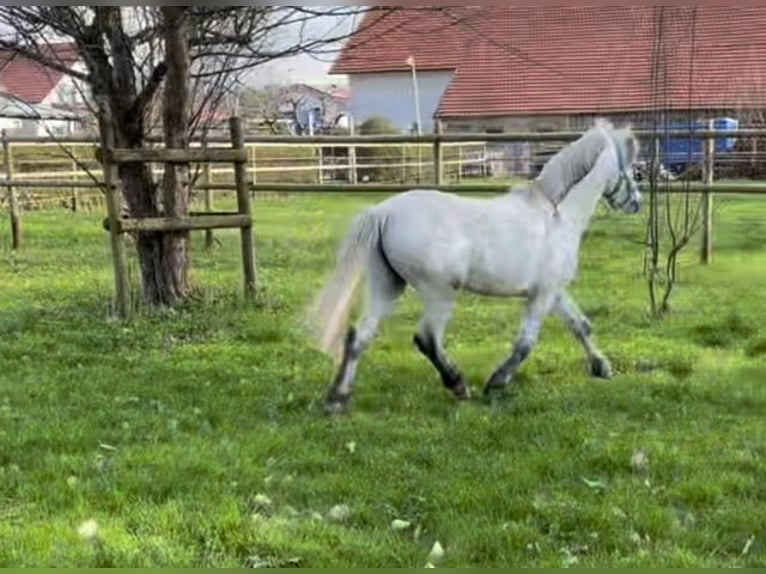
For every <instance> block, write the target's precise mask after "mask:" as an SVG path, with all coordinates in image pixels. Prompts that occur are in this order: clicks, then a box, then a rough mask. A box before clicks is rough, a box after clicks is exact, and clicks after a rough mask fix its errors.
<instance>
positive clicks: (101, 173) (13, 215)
mask: <svg viewBox="0 0 766 574" xmlns="http://www.w3.org/2000/svg"><path fill="white" fill-rule="evenodd" d="M232 122H233V123H232V126H231V127H232V134H234V133H235V131H236V130H237V129H238V128H237V127H236V125H235V124H236V120H235V119H232ZM711 128H712V126H709V128H708V129H707V130H701V131H694V132H689V131H686V130H675V131H661V132H656V131H641V130H637V131H635V132H634V133H635V134H636V135H637V137H639V139H641V140H643V144H642V145H644V146H646V145H647V143H648V144H649V145H654V146H656V145H658V142H659V141H660V139H665V138H682V139H687V138H690V137H695V138H703V139H704V140H705V146H704V149H705V156H704V162H703V177H702V178H701V180H700V181H699V182H683V183H681V182H675V183H671V184H668V185H667V186H664V185H663V191H668V192H670V193H677V192H687V191H691V192H693V193H702V194H704V202H703V205H704V217H703V229H702V235H703V245H702V251H701V252H702V256H701V257H702V261H703V262H704V263H708V262H709V261H710V258H711V254H712V219H711V215H712V210H713V197H714V194H715V193H736V194H758V195H762V194H766V186H762V185H752V184H730V183H726V184H720V183H719V184H717V183H714V177H713V175H714V174H713V165H714V155H713V154H714V145H713V144H714V140H715V138H722V137H726V138H729V137H734V138H757V137H766V130H746V129H740V130H728V131H723V130H713V129H711ZM581 135H582V134H581V133H580V132H547V133H536V132H521V133H499V134H473V133H441V132H440V131H438V130H437V132H436V133H433V134H425V135H417V136H416V135H376V136H300V137H295V136H259V137H250V138H247V139H245V138H243V137H242V135H241V133H238V134H237V136H236V138H235V139H236V141H234V140H225V139H223V138H220V137H219V138H209V139H207V140H204V141H203V140H200V141H195V142H193V143H192V149H189V150H184V151H178V150H164V149H162V148H153V147H147V148H146V149H142V150H113V151H112V152H111V155H110V156H109V159H110V161H111V164H112V165H116V164H119V163H121V162H126V161H145V162H150V163H154V164H162V163H164V162H169V161H170V162H179V161H181V162H184V163H201V164H204V165H203V171H202V177H201V178H200V179H199V181H198V183H196V184H195V186H194V187H195V188H196V189H199V190H201V191H204V193H205V209H206V212H208V213H206V214H205V217H201V216H197V217H195V218H192V219H189V220H188V221H186V220H185V221H183V222H179V221H174V222H169V221H159V220H156V221H154V220H152V221H148V220H143V221H139V220H132V219H124V218H121V217H120V216H119V214H120V212H121V205H119V204H113V202H114V201H115V200H114V197H115V196H114V194H113V193H112V190H114V189H115V186H116V180H115V173H112V172H110V168H109V167H108V164H109V162H107V164H105V167H106V168H105V169H98V168H97V167H95V166H93V167H94V169H92V170H90V175H87V174H84V172H83V171H82V170H80V169H77V168H79V167H80V166H78V165H77V162H76V161H74V160H70V162H71V165H72V166H73V168H72V169H71V170H70V171H69V172H51V173H44V172H40V171H37V172H35V173H34V174H33V175H34V177H26V176H21V175H19V174H16V173H14V161H13V147H14V146H17V145H30V144H35V145H54V142H53V141H52V140H51V139H49V138H38V137H17V138H9V137H7V136H6V134H5V133H3V134H2V146H3V166H4V171H5V174H4V177H3V178H2V179H1V180H0V188H5V190H6V194H5V195H6V198H5V202H6V203H7V208H8V213H9V216H10V220H11V231H12V236H13V240H12V246H13V248H14V249H17V248H19V247H20V246H21V241H22V230H21V225H22V222H21V213H20V212H21V210H20V206H19V197H18V194H17V191H18V190H19V189H62V188H64V189H69V190H70V193H71V198H70V201H69V204H70V206H71V208H72V209H73V210H76V209H77V207H78V201H80V199H81V198H80V197H79V196H78V190H82V189H89V190H91V191H94V190H95V192H96V193H97V194H98V195H99V196H100V197H103V198H105V199H106V204H107V211H108V212H109V222H110V224H109V225H110V233H116V234H121V233H125V232H128V231H137V230H144V229H152V230H158V229H163V230H168V229H171V228H173V229H176V230H178V229H205V230H206V238H207V239H206V242H207V243H208V245H209V244H211V243H212V231H211V229H213V228H215V227H230V226H234V227H240V228H241V229H242V230H243V233H247V232H246V231H245V230H247V229H248V228H247V225H248V221H249V217H250V216H249V209H250V208H249V202H250V197H251V195H253V194H257V193H260V192H302V191H310V192H314V191H328V192H346V191H353V192H365V191H368V192H378V191H380V192H398V191H404V190H407V189H411V188H412V187H414V185H413V183H404V182H401V183H356V177H353V176H351V177H349V182H350V183H337V182H330V183H326V182H323V180H324V178H323V177H322V173H323V170H327V169H333V170H339V169H340V170H349V171H350V172H352V173H355V172H356V170H358V169H361V168H363V167H375V166H376V165H377V166H378V167H379V166H380V165H383V164H379V165H378V164H375V163H372V164H364V163H359V162H358V161H356V151H357V150H359V149H364V148H365V147H367V148H369V147H375V148H386V147H389V148H400V149H404V148H405V146H411V147H412V148H413V149H414V150H416V151H417V155H418V156H420V158H421V160H422V159H423V158H426V159H425V160H424V161H421V160H418V161H417V162H409V163H412V164H413V165H416V166H418V168H420V167H422V166H423V165H424V164H425V165H428V166H429V169H430V172H431V178H430V181H428V182H427V184H428V185H429V186H431V187H436V188H439V189H442V190H445V191H451V192H503V191H506V190H507V189H508V184H507V183H505V182H497V183H477V182H471V183H462V182H461V183H447V182H446V181H445V167H447V166H450V165H453V164H458V165H459V164H460V161H461V156H460V154H458V157H457V159H452V160H448V159H445V156H446V155H448V154H446V153H445V152H447V151H448V150H449V149H450V147H452V148H455V147H457V148H458V150H460V149H461V148H465V147H470V146H474V148H476V149H484V150H486V146H487V145H488V144H491V143H510V142H527V143H529V142H560V143H562V144H563V143H565V142H569V141H573V140H574V139H577V138H578V137H580V136H581ZM232 137H234V135H233V136H232ZM149 143H150V145H153V144H157V143H160V142H156V141H155V142H149ZM98 144H101V146H102V148H104V149H109V148H110V147H113V146H110V145H108V144H109V142H103V141H97V140H95V139H93V138H87V137H84V138H71V139H68V140H66V141H56V142H55V145H59V146H73V145H91V146H93V150H94V151H95V149H96V146H97V145H98ZM232 145H233V146H234V147H233V148H232V147H231V146H232ZM222 146H225V147H222ZM269 146H272V147H273V146H283V147H286V148H290V149H299V148H306V147H311V148H314V149H321V148H331V147H346V148H347V149H348V151H349V153H348V155H347V157H348V161H347V163H345V164H340V165H338V164H336V165H332V166H323V165H321V163H322V162H321V158H322V154H319V158H320V161H319V165H317V166H308V167H307V166H266V167H264V166H259V165H258V150H262V149H265V148H268V147H269ZM218 148H221V149H218ZM428 150H430V151H428ZM424 151H425V153H424ZM452 157H454V154H453V156H452ZM43 161H44V160H43ZM209 162H215V163H221V162H230V163H232V164H233V167H232V168H229V169H220V168H216V169H212V168H211V166H210V165H209ZM392 165H393V166H394V167H396V166H399V165H400V164H385V166H386V167H391V166H392ZM159 167H160V166H159V165H158V168H159ZM298 169H303V170H316V171H317V173H318V174H319V175H318V178H317V180H316V182H305V183H273V182H261V181H259V180H258V179H259V178H258V175H259V174H263V173H269V172H272V173H273V172H278V173H282V174H284V173H289V172H290V171H291V170H293V171H295V170H298ZM460 171H461V170H460V168H458V174H459V173H460ZM222 173H225V174H226V175H227V177H226V178H225V179H226V181H215V180H214V176H215V175H217V174H222ZM49 175H52V176H58V177H62V176H69V177H68V178H67V179H55V178H54V177H43V176H49ZM232 176H233V177H232ZM86 178H88V179H86ZM457 179H458V181H460V178H459V177H458V178H457ZM232 180H233V181H232ZM248 180H249V181H248ZM423 183H426V182H420V184H423ZM248 190H249V193H248V192H247V191H248ZM213 191H233V192H236V193H237V198H238V202H239V212H238V213H237V214H218V215H216V214H211V213H209V212H211V211H212V206H213V203H214V202H213ZM168 226H169V227H168ZM244 242H245V240H244V239H243V261H245V259H248V258H251V259H252V257H251V255H250V254H248V253H246V251H247V248H246V247H245V245H244ZM244 265H248V264H247V263H244ZM245 274H246V282H250V283H252V282H254V274H255V271H254V264H253V270H252V273H251V272H250V271H248V270H247V269H245ZM249 275H252V277H250V276H249ZM248 284H249V283H248ZM248 289H249V287H248Z"/></svg>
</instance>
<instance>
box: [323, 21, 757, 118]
mask: <svg viewBox="0 0 766 574" xmlns="http://www.w3.org/2000/svg"><path fill="white" fill-rule="evenodd" d="M764 62H766V7H755V6H709V7H702V6H699V7H695V6H679V7H671V6H540V7H530V6H491V7H490V6H450V7H442V8H434V7H421V8H402V9H399V10H396V11H393V12H386V11H385V9H381V10H377V11H371V12H370V13H368V14H367V15H366V16H365V18H364V19H363V20H362V22H361V23H360V24H359V32H358V33H357V34H356V35H355V36H354V37H353V38H352V39H351V40H350V41H349V42H348V43H347V45H346V46H345V47H344V48H343V50H342V52H341V53H340V55H339V57H338V59H337V60H336V61H335V63H334V65H333V67H332V68H331V70H330V72H331V73H332V74H345V75H347V77H348V84H349V90H350V102H349V108H350V110H351V112H352V114H353V115H354V119H355V121H356V122H357V123H359V122H362V121H364V120H365V119H366V118H368V117H371V116H374V115H380V116H384V117H387V118H389V119H390V120H392V121H393V122H394V123H395V124H396V125H397V126H399V127H400V128H401V129H402V130H409V129H410V128H411V126H412V125H413V124H414V122H415V121H416V110H417V108H416V106H415V101H414V100H415V88H416V87H417V91H418V92H419V94H418V96H419V98H418V103H419V107H420V114H421V121H422V126H423V129H424V131H430V130H431V129H433V125H434V122H435V121H437V120H439V121H441V122H442V123H443V125H444V127H445V129H447V130H450V131H461V132H464V131H477V132H496V131H497V132H500V131H528V130H535V131H539V130H560V129H573V130H578V129H581V128H583V127H584V126H585V125H589V124H590V122H591V121H592V119H593V117H595V116H607V117H611V118H612V119H614V120H615V121H623V120H627V121H631V122H633V123H634V124H638V125H641V124H647V123H652V122H656V121H657V118H658V117H659V116H658V115H657V113H658V112H662V113H663V114H664V115H663V117H662V121H681V120H689V119H702V118H708V117H720V116H728V117H734V118H738V119H739V120H740V125H742V124H743V123H748V122H749V119H750V118H751V117H756V116H757V117H760V115H761V114H760V112H759V110H761V109H764V108H766V66H765V65H764ZM413 71H414V76H415V78H413Z"/></svg>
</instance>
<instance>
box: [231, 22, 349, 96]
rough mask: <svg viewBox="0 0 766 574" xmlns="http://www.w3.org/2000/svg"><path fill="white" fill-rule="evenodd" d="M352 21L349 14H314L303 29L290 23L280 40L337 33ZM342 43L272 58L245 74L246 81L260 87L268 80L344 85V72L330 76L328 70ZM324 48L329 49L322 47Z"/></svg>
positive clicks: (271, 82)
mask: <svg viewBox="0 0 766 574" xmlns="http://www.w3.org/2000/svg"><path fill="white" fill-rule="evenodd" d="M354 24H355V22H354V21H353V19H352V18H351V17H349V16H344V17H343V18H339V17H333V16H322V17H317V18H315V19H313V20H312V21H311V23H310V24H309V25H308V26H306V27H305V28H304V29H303V30H301V28H300V27H299V26H292V27H290V28H289V29H286V30H285V36H284V39H283V40H282V41H284V42H286V43H290V44H292V45H294V44H295V42H296V41H297V39H298V38H300V37H301V35H302V36H303V37H304V38H305V37H307V36H309V37H312V38H324V37H327V36H328V35H333V36H338V35H341V34H342V32H340V31H339V30H341V31H344V30H351V29H353V26H354ZM341 47H342V44H336V45H333V46H331V47H329V50H331V52H330V53H321V54H301V55H298V56H293V57H290V58H282V59H279V60H275V61H271V62H268V63H266V64H263V65H261V66H258V67H257V68H255V69H254V70H253V71H252V73H250V74H249V75H248V78H247V80H246V82H247V83H248V84H249V85H251V86H253V87H259V86H264V85H269V84H285V83H299V82H303V83H307V84H315V85H316V84H337V85H345V84H346V83H347V79H346V77H345V76H343V75H339V76H330V75H328V74H327V72H328V70H329V68H330V66H331V65H332V62H333V61H334V60H335V58H336V56H337V51H338V50H339V49H340V48H341ZM322 50H323V52H326V51H328V49H327V48H324V47H323V49H322Z"/></svg>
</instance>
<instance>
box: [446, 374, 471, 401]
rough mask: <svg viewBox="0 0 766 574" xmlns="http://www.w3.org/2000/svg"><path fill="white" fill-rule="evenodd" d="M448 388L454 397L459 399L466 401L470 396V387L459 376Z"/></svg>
mask: <svg viewBox="0 0 766 574" xmlns="http://www.w3.org/2000/svg"><path fill="white" fill-rule="evenodd" d="M450 389H451V390H452V393H453V394H454V395H455V398H456V399H458V400H460V401H467V400H469V399H470V398H471V389H469V388H468V385H466V384H465V381H464V380H463V379H462V378H461V379H460V380H459V381H458V382H457V383H455V384H453V385H452V386H451V387H450Z"/></svg>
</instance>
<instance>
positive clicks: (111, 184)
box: [99, 102, 130, 318]
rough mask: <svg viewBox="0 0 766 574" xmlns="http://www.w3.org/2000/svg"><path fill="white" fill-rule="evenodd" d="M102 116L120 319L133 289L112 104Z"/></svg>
mask: <svg viewBox="0 0 766 574" xmlns="http://www.w3.org/2000/svg"><path fill="white" fill-rule="evenodd" d="M100 108H101V109H100V113H99V128H100V130H99V131H100V132H101V134H100V135H101V169H102V173H103V177H104V185H105V187H106V190H105V192H106V209H107V214H108V217H109V239H110V242H111V244H112V263H113V265H114V282H115V288H116V292H117V314H118V316H119V317H121V318H125V317H127V316H128V310H129V308H130V302H129V299H128V298H129V296H130V289H129V284H128V268H127V263H126V261H125V243H124V242H123V239H122V235H121V234H120V226H119V222H118V220H119V219H120V213H121V212H122V201H121V198H120V189H119V185H118V180H117V170H116V169H115V165H114V164H113V163H112V161H111V158H110V154H111V151H112V150H113V149H114V147H115V144H114V130H113V129H112V116H111V112H110V110H109V104H108V103H106V102H102V104H101V106H100Z"/></svg>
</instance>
